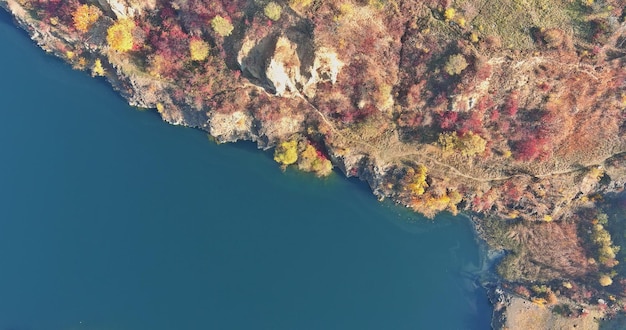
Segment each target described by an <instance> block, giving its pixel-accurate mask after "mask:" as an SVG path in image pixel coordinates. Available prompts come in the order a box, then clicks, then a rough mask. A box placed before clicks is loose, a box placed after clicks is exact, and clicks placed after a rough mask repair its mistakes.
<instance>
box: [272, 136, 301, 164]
mask: <svg viewBox="0 0 626 330" xmlns="http://www.w3.org/2000/svg"><path fill="white" fill-rule="evenodd" d="M274 160H275V161H276V162H277V163H279V164H281V165H283V166H287V165H291V164H293V163H295V162H297V161H298V141H296V140H291V141H285V142H282V143H281V144H279V145H278V146H277V147H276V150H274Z"/></svg>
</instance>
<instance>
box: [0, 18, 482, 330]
mask: <svg viewBox="0 0 626 330" xmlns="http://www.w3.org/2000/svg"><path fill="white" fill-rule="evenodd" d="M0 42H1V43H2V45H3V46H2V51H1V52H0V91H1V92H0V96H1V97H2V98H1V100H0V111H1V114H2V117H1V119H0V152H1V156H0V329H20V330H25V329H487V328H489V322H490V317H491V312H492V308H491V307H490V306H489V304H488V301H487V298H486V295H485V291H484V290H483V289H481V288H477V287H476V286H475V281H474V280H473V279H472V275H470V276H468V273H469V274H472V273H475V271H476V269H477V268H480V267H481V266H480V258H481V257H480V251H479V250H480V249H479V245H478V244H477V243H476V242H475V240H474V238H473V233H472V230H471V227H470V225H469V223H468V221H466V220H465V219H463V218H461V217H456V218H455V217H451V216H442V217H440V218H438V219H436V221H434V222H433V221H427V220H423V219H420V218H419V217H417V216H413V215H411V214H410V213H409V212H407V211H405V210H403V209H401V208H398V207H395V206H392V205H387V204H384V203H383V204H381V203H379V202H377V201H376V199H375V198H374V197H373V196H372V194H371V193H370V191H369V190H368V188H367V187H366V186H365V185H364V184H362V183H360V182H358V181H356V180H348V179H345V178H344V177H342V176H341V175H339V174H334V175H333V176H332V177H330V178H329V179H326V180H319V179H316V178H315V177H313V176H311V175H308V174H302V173H298V172H297V171H292V170H288V171H287V172H286V173H283V172H281V171H280V169H279V167H278V165H276V164H275V163H274V161H273V160H272V157H271V154H270V153H267V152H265V153H264V152H261V151H258V150H256V149H255V147H254V146H253V145H251V144H247V143H242V144H234V145H233V144H231V145H216V144H213V143H211V142H210V141H209V140H208V139H207V138H206V135H205V134H204V133H202V132H199V131H196V130H193V129H188V128H182V127H174V126H170V125H167V124H165V123H163V122H161V120H160V118H159V117H158V116H157V114H156V113H155V112H151V111H137V110H135V109H132V108H131V107H129V106H128V105H126V103H125V101H124V100H122V99H121V98H120V97H119V96H117V95H116V94H115V92H113V91H112V89H111V88H110V87H109V86H108V85H107V84H106V83H105V82H104V81H103V80H98V79H92V78H91V77H89V76H88V75H87V74H86V73H82V72H76V71H72V70H71V69H70V68H69V66H67V65H66V64H64V63H62V62H61V61H60V60H57V59H55V58H53V57H51V56H48V55H46V54H45V53H44V52H43V51H41V50H40V49H38V48H37V47H36V46H35V45H33V43H32V42H31V41H30V40H29V39H28V38H27V36H26V35H25V33H24V32H22V31H19V30H18V29H16V28H15V27H13V26H12V24H11V21H10V18H9V16H8V15H7V14H6V13H5V12H3V11H2V10H0Z"/></svg>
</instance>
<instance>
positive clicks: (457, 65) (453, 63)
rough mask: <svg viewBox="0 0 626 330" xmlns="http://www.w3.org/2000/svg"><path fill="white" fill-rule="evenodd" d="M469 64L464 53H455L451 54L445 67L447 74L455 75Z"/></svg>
mask: <svg viewBox="0 0 626 330" xmlns="http://www.w3.org/2000/svg"><path fill="white" fill-rule="evenodd" d="M467 66H468V64H467V61H466V60H465V57H464V56H463V55H462V54H455V55H452V56H450V58H449V59H448V62H446V65H444V67H443V69H444V70H445V71H446V73H447V74H449V75H451V76H454V75H456V74H461V72H463V70H465V69H466V68H467Z"/></svg>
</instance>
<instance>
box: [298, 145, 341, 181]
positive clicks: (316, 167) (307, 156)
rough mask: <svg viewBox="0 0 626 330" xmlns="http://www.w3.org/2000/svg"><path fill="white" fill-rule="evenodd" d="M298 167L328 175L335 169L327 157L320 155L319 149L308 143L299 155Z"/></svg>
mask: <svg viewBox="0 0 626 330" xmlns="http://www.w3.org/2000/svg"><path fill="white" fill-rule="evenodd" d="M298 159H299V161H298V168H299V169H300V170H303V171H307V172H314V173H315V174H317V175H318V176H328V175H330V173H332V171H333V164H332V163H331V162H330V160H328V159H326V158H325V157H320V156H319V155H318V153H317V149H315V147H314V146H313V145H312V144H310V143H308V142H307V144H306V147H305V148H304V151H302V153H300V156H299V157H298Z"/></svg>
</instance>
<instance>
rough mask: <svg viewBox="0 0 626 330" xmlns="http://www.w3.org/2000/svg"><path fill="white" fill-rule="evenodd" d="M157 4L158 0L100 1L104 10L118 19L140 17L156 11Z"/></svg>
mask: <svg viewBox="0 0 626 330" xmlns="http://www.w3.org/2000/svg"><path fill="white" fill-rule="evenodd" d="M156 2H157V1H156V0H145V1H138V0H98V3H99V4H100V6H102V8H104V9H105V10H108V11H111V12H113V13H114V14H115V17H116V18H118V19H119V18H129V17H135V16H140V15H142V14H143V13H144V12H145V11H146V10H150V9H154V8H155V7H156Z"/></svg>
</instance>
